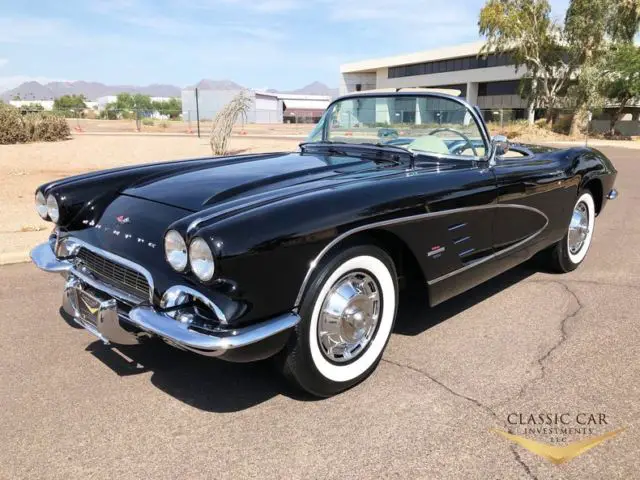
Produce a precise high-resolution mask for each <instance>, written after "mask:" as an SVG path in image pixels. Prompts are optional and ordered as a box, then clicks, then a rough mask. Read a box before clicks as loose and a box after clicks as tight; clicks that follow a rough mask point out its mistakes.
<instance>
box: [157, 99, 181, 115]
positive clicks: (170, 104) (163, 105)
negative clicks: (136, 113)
mask: <svg viewBox="0 0 640 480" xmlns="http://www.w3.org/2000/svg"><path fill="white" fill-rule="evenodd" d="M152 103H153V110H154V111H156V112H158V113H160V114H162V115H168V116H169V118H171V119H176V118H178V117H179V116H180V114H181V113H182V101H181V100H180V99H179V98H176V97H171V98H170V99H168V100H165V101H154V102H152Z"/></svg>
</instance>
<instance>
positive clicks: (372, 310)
mask: <svg viewBox="0 0 640 480" xmlns="http://www.w3.org/2000/svg"><path fill="white" fill-rule="evenodd" d="M381 305H382V296H381V291H380V287H379V285H378V283H377V282H376V281H375V280H374V279H373V277H371V276H370V275H369V274H368V273H365V272H361V271H355V272H350V273H348V274H346V275H345V276H343V277H342V278H340V279H339V280H338V281H337V282H336V283H335V284H334V285H333V286H332V287H331V289H330V290H329V292H328V293H327V295H326V296H325V298H324V301H323V303H322V308H321V311H320V317H319V319H318V341H319V344H320V347H321V348H320V350H321V351H322V353H323V354H324V356H325V357H327V358H328V359H329V360H331V361H333V362H337V363H342V362H348V361H350V360H353V359H355V358H357V357H359V356H360V355H362V353H363V352H364V351H365V349H366V346H367V345H368V344H369V343H370V342H371V339H372V338H373V336H374V334H375V331H376V327H377V325H378V320H379V318H380V313H381Z"/></svg>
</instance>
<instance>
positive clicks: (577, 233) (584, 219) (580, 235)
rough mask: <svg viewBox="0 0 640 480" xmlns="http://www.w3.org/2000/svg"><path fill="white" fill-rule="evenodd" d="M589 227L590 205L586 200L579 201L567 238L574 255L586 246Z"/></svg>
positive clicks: (570, 250)
mask: <svg viewBox="0 0 640 480" xmlns="http://www.w3.org/2000/svg"><path fill="white" fill-rule="evenodd" d="M589 228H590V225H589V207H588V206H587V204H586V203H585V202H578V204H577V205H576V206H575V208H574V210H573V215H572V216H571V223H570V224H569V235H568V238H567V242H568V247H569V252H571V254H572V255H576V254H577V253H578V252H579V251H580V250H581V249H582V247H583V246H584V244H585V240H586V239H587V236H588V235H589Z"/></svg>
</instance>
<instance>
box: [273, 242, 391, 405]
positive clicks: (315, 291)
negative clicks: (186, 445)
mask: <svg viewBox="0 0 640 480" xmlns="http://www.w3.org/2000/svg"><path fill="white" fill-rule="evenodd" d="M397 304H398V282H397V277H396V270H395V266H394V264H393V261H392V260H391V258H390V257H389V256H388V255H387V254H386V253H385V252H384V250H382V249H380V248H378V247H376V246H372V245H363V246H355V247H350V248H346V249H343V250H340V251H337V252H335V253H334V254H333V255H332V257H331V258H330V259H329V260H328V261H326V262H324V263H323V264H322V265H320V266H319V267H318V271H317V272H315V276H314V280H313V281H312V282H311V284H310V287H309V288H308V289H307V291H306V292H305V295H304V297H303V300H302V303H301V306H300V316H301V317H302V320H301V322H300V323H299V324H298V326H297V327H296V329H295V331H294V334H293V335H292V340H291V342H290V344H289V346H288V347H287V349H286V351H285V361H284V373H285V374H286V376H287V377H288V378H289V379H290V380H292V381H293V383H294V384H296V385H297V386H298V387H300V388H302V389H303V390H306V391H307V392H309V393H311V394H313V395H316V396H322V397H326V396H330V395H334V394H336V393H339V392H341V391H343V390H345V389H347V388H349V387H351V386H353V385H355V384H357V383H358V382H360V381H362V380H363V379H365V378H366V377H368V376H369V375H370V374H371V372H373V370H374V369H375V368H376V366H377V364H378V362H379V361H380V358H381V357H382V354H383V352H384V349H385V347H386V345H387V342H388V341H389V337H390V336H391V331H392V329H393V325H394V322H395V317H396V311H397Z"/></svg>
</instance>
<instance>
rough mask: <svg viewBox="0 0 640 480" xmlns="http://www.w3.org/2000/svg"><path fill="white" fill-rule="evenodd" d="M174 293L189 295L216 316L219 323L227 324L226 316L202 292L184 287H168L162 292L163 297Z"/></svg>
mask: <svg viewBox="0 0 640 480" xmlns="http://www.w3.org/2000/svg"><path fill="white" fill-rule="evenodd" d="M176 292H183V293H186V294H187V295H191V296H192V297H195V298H197V299H198V300H200V301H201V302H202V303H204V304H205V305H206V306H207V307H209V308H210V309H211V310H212V311H213V313H215V314H216V317H218V320H220V322H222V323H224V324H227V323H228V320H227V316H226V315H225V314H224V312H223V311H222V309H221V308H220V307H218V306H217V305H216V304H215V303H213V302H212V301H211V300H210V299H209V298H208V297H207V296H205V295H204V294H203V293H202V292H199V291H197V290H194V289H193V288H191V287H185V286H184V285H174V286H173V287H169V288H168V289H167V291H166V292H164V294H163V297H164V295H168V294H171V293H176Z"/></svg>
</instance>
